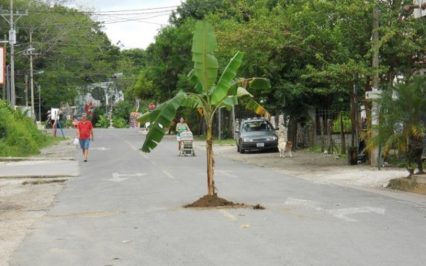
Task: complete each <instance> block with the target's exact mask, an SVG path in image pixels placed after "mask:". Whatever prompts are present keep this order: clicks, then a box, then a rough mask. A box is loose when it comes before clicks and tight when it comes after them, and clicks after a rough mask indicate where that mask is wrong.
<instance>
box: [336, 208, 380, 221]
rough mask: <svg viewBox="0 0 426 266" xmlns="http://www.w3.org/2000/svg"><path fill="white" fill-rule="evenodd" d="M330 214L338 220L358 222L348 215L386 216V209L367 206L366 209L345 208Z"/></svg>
mask: <svg viewBox="0 0 426 266" xmlns="http://www.w3.org/2000/svg"><path fill="white" fill-rule="evenodd" d="M328 213H330V214H331V215H333V216H334V217H336V218H339V219H342V220H345V221H347V222H356V221H357V220H355V219H353V218H350V217H348V216H347V215H352V214H358V213H376V214H381V215H384V214H385V209H383V208H374V207H369V206H365V207H359V208H343V209H335V210H328Z"/></svg>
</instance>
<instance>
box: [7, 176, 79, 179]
mask: <svg viewBox="0 0 426 266" xmlns="http://www.w3.org/2000/svg"><path fill="white" fill-rule="evenodd" d="M71 177H77V176H75V175H30V176H28V175H22V176H0V180H1V179H39V178H40V179H42V178H44V179H52V178H71Z"/></svg>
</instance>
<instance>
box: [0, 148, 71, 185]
mask: <svg viewBox="0 0 426 266" xmlns="http://www.w3.org/2000/svg"><path fill="white" fill-rule="evenodd" d="M76 151H77V149H76V147H75V146H74V145H72V144H71V143H70V141H61V142H60V143H58V144H56V145H54V146H50V147H47V148H45V149H43V150H42V151H41V153H40V155H36V156H33V157H28V158H22V157H20V158H11V157H2V158H0V178H37V177H45V178H46V177H72V176H78V175H79V172H78V162H77V161H76V160H75V157H76Z"/></svg>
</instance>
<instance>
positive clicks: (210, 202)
mask: <svg viewBox="0 0 426 266" xmlns="http://www.w3.org/2000/svg"><path fill="white" fill-rule="evenodd" d="M184 207H185V208H216V207H228V208H253V209H255V210H264V209H265V207H263V206H261V205H259V204H257V205H254V206H252V205H246V204H244V203H235V202H232V201H229V200H226V199H223V198H219V197H218V196H217V195H213V196H210V195H205V196H203V197H201V198H199V199H198V200H196V201H194V202H193V203H191V204H188V205H185V206H184Z"/></svg>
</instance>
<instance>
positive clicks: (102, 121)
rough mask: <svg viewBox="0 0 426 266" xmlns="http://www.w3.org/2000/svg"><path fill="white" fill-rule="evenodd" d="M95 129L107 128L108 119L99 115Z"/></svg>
mask: <svg viewBox="0 0 426 266" xmlns="http://www.w3.org/2000/svg"><path fill="white" fill-rule="evenodd" d="M95 126H96V127H100V128H107V127H109V119H108V117H107V116H105V115H100V116H99V118H98V122H96V124H95Z"/></svg>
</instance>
